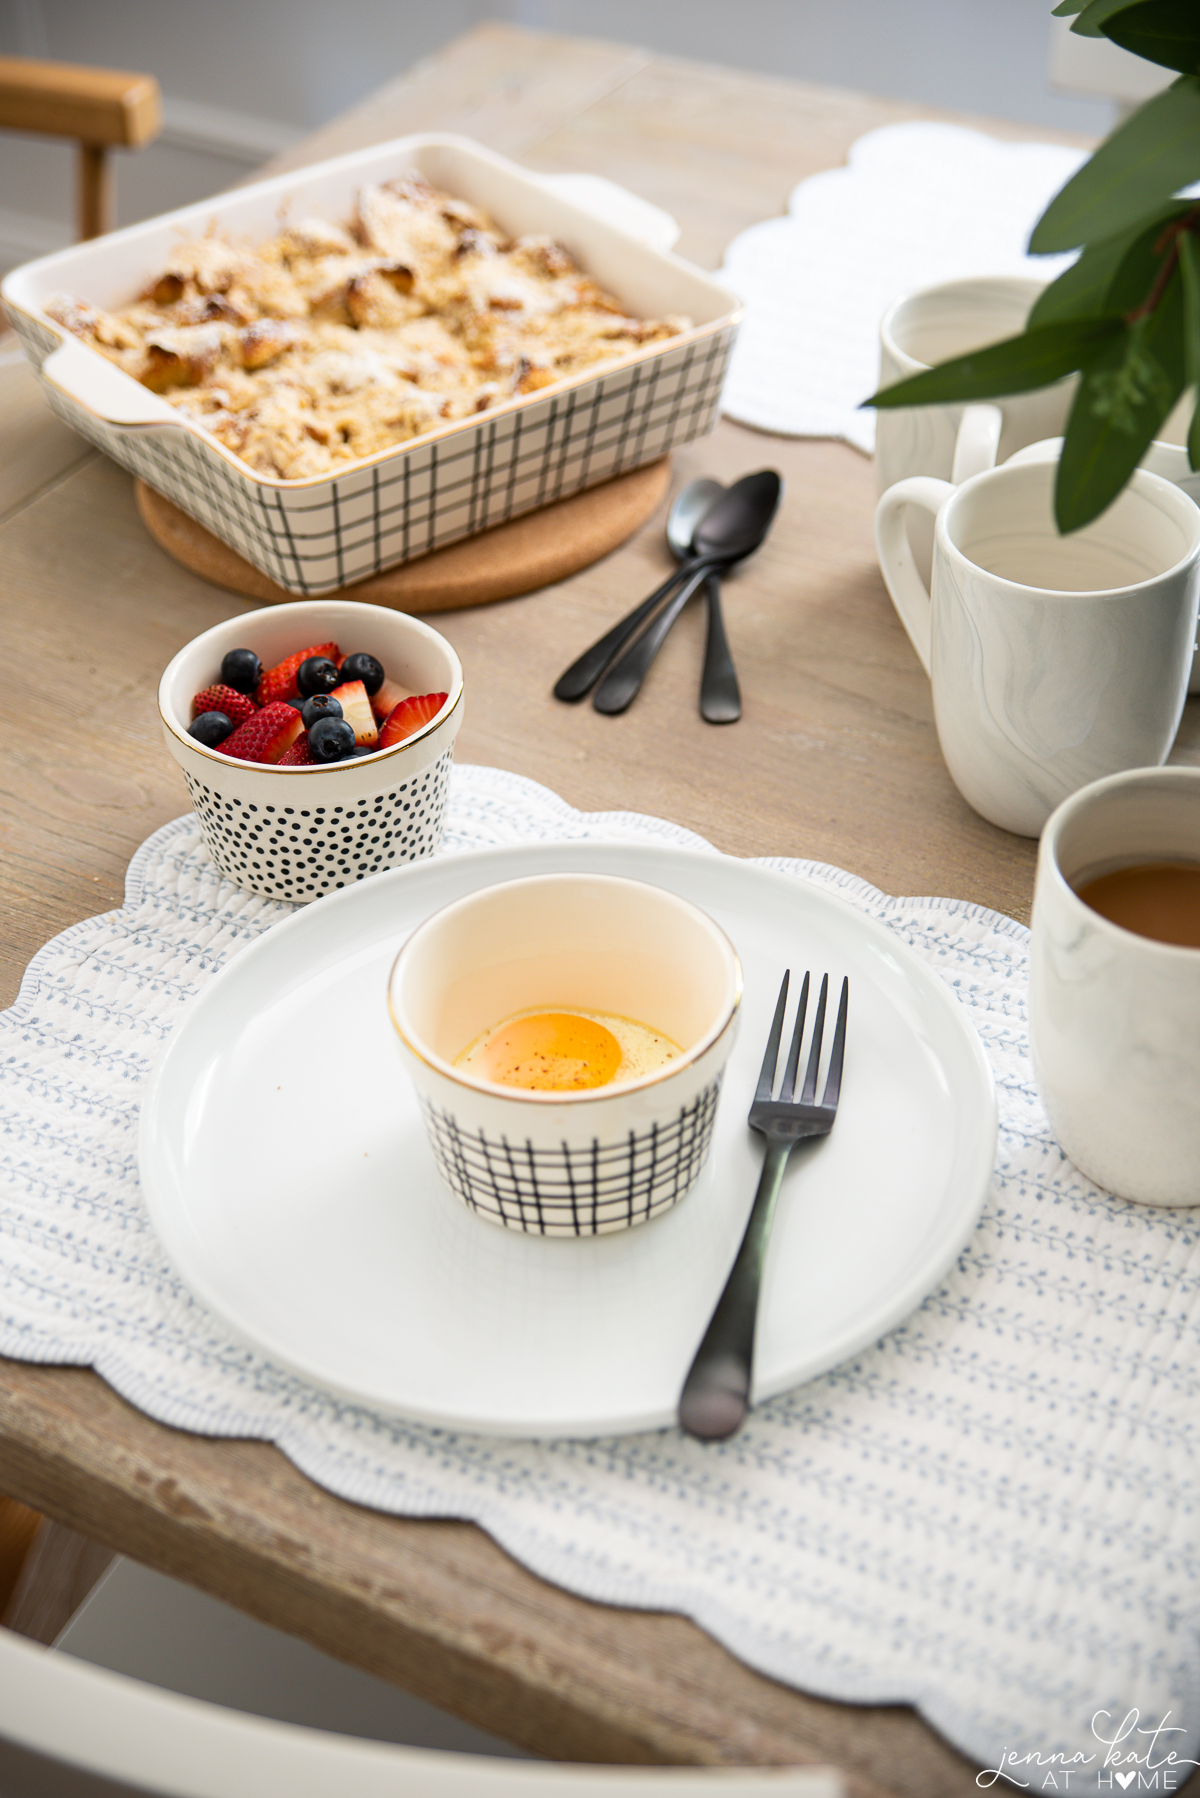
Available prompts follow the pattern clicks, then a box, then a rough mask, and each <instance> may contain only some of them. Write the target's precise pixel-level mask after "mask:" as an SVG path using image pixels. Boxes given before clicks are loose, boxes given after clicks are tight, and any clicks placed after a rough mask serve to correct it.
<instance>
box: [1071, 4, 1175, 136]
mask: <svg viewBox="0 0 1200 1798" xmlns="http://www.w3.org/2000/svg"><path fill="white" fill-rule="evenodd" d="M1046 75H1047V78H1048V79H1049V82H1050V85H1051V87H1053V88H1058V89H1059V90H1060V91H1061V92H1063V93H1072V94H1096V95H1098V96H1101V97H1103V98H1104V99H1106V100H1115V101H1116V104H1117V116H1118V120H1120V119H1123V118H1127V117H1128V116H1129V114H1130V113H1131V112H1133V110H1134V109H1135V107H1138V106H1140V105H1141V104H1142V101H1143V100H1148V99H1150V97H1151V95H1152V94H1157V93H1158V92H1159V91H1160V90H1161V89H1162V88H1164V87H1167V86H1169V85H1170V83H1171V82H1172V81H1174V80H1175V79H1176V76H1175V73H1174V71H1173V70H1171V69H1160V68H1159V67H1158V64H1157V63H1153V62H1145V61H1143V59H1142V58H1141V57H1140V56H1132V55H1131V54H1130V52H1129V51H1128V50H1122V49H1121V47H1120V45H1119V44H1114V43H1112V42H1111V40H1110V39H1108V38H1106V37H1080V35H1079V33H1078V32H1075V31H1072V30H1071V20H1070V19H1069V18H1062V19H1051V21H1050V54H1049V57H1048V59H1047V65H1046Z"/></svg>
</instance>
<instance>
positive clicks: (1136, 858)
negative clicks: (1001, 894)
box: [1030, 768, 1200, 1205]
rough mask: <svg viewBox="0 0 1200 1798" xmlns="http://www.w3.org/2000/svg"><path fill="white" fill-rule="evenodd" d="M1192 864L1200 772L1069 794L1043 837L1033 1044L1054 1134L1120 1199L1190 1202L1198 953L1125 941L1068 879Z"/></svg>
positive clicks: (1198, 1128)
mask: <svg viewBox="0 0 1200 1798" xmlns="http://www.w3.org/2000/svg"><path fill="white" fill-rule="evenodd" d="M1154 861H1167V862H1193V863H1196V864H1197V865H1198V866H1200V768H1139V769H1136V770H1134V771H1132V772H1130V773H1126V774H1117V775H1113V776H1111V777H1110V778H1109V779H1108V780H1101V781H1096V782H1095V783H1094V784H1093V785H1092V786H1088V787H1085V788H1083V790H1082V791H1081V792H1078V793H1075V794H1074V795H1073V796H1072V797H1071V798H1070V799H1068V800H1066V801H1065V803H1064V804H1062V805H1060V806H1059V807H1058V810H1057V811H1056V812H1055V813H1054V815H1053V817H1052V818H1051V819H1050V821H1049V823H1048V824H1047V826H1046V829H1045V831H1044V833H1043V835H1042V842H1041V848H1040V850H1039V852H1038V872H1037V887H1036V892H1035V896H1034V904H1033V964H1032V972H1031V983H1030V1041H1031V1045H1032V1049H1033V1061H1034V1069H1035V1072H1036V1074H1037V1081H1038V1087H1039V1089H1040V1091H1041V1095H1042V1099H1043V1101H1044V1103H1045V1106H1046V1111H1047V1115H1048V1116H1049V1119H1050V1124H1051V1128H1052V1129H1053V1131H1054V1134H1055V1136H1056V1137H1057V1138H1058V1140H1059V1142H1060V1143H1061V1145H1062V1147H1063V1149H1064V1150H1065V1151H1066V1153H1067V1154H1068V1155H1069V1156H1070V1158H1071V1160H1072V1161H1073V1162H1074V1163H1075V1165H1076V1167H1078V1168H1079V1169H1080V1171H1081V1172H1082V1173H1084V1174H1086V1175H1087V1177H1088V1179H1089V1180H1094V1181H1095V1182H1096V1184H1097V1185H1098V1186H1102V1187H1104V1188H1105V1189H1106V1190H1107V1191H1108V1192H1112V1193H1116V1194H1117V1195H1118V1196H1119V1197H1120V1198H1125V1199H1140V1200H1142V1201H1143V1202H1144V1203H1145V1204H1148V1205H1200V949H1187V948H1180V947H1178V946H1176V945H1175V944H1172V943H1161V942H1156V941H1154V940H1153V939H1151V938H1149V937H1144V936H1138V935H1135V934H1134V932H1133V931H1130V930H1125V929H1123V928H1122V927H1121V926H1120V925H1118V924H1114V923H1112V922H1111V921H1110V920H1109V919H1108V918H1105V917H1102V916H1101V915H1100V913H1099V912H1095V911H1093V910H1092V908H1091V907H1090V906H1089V905H1085V904H1084V902H1083V900H1082V899H1081V898H1080V897H1079V895H1078V893H1077V892H1076V890H1075V889H1076V887H1078V886H1081V885H1083V884H1084V883H1086V882H1087V881H1088V880H1090V879H1093V878H1095V877H1097V876H1098V875H1101V874H1104V873H1107V872H1109V871H1111V870H1112V869H1114V868H1117V867H1124V866H1128V865H1130V864H1131V863H1136V862H1154Z"/></svg>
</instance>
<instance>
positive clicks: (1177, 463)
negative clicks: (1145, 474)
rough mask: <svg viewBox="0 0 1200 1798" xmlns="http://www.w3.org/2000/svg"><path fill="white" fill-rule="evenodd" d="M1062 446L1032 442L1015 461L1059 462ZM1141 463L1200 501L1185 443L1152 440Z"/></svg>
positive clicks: (1191, 685)
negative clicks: (1154, 441) (1155, 441)
mask: <svg viewBox="0 0 1200 1798" xmlns="http://www.w3.org/2000/svg"><path fill="white" fill-rule="evenodd" d="M1062 446H1063V440H1062V438H1061V437H1051V438H1048V439H1046V440H1045V441H1043V442H1041V443H1031V444H1030V445H1029V447H1028V448H1027V449H1023V450H1018V451H1017V453H1016V454H1015V455H1014V456H1013V458H1012V459H1013V461H1014V462H1045V461H1052V462H1057V461H1058V459H1059V457H1060V456H1061V455H1062ZM1139 466H1140V467H1142V468H1146V469H1149V471H1150V473H1151V474H1160V475H1162V477H1163V479H1164V480H1166V481H1174V483H1175V485H1176V486H1177V487H1179V488H1181V489H1182V491H1183V492H1184V493H1186V494H1187V496H1188V498H1189V499H1192V500H1195V502H1196V504H1197V505H1200V471H1198V470H1196V469H1194V468H1193V467H1192V465H1191V463H1190V462H1189V461H1188V453H1187V451H1186V450H1185V449H1184V447H1183V445H1182V444H1181V443H1152V444H1151V445H1150V448H1149V449H1148V450H1147V451H1146V453H1145V455H1144V456H1143V457H1142V460H1141V463H1140V464H1139ZM1188 692H1189V693H1200V645H1197V648H1196V650H1195V653H1194V654H1193V656H1192V672H1191V677H1190V679H1189V680H1188Z"/></svg>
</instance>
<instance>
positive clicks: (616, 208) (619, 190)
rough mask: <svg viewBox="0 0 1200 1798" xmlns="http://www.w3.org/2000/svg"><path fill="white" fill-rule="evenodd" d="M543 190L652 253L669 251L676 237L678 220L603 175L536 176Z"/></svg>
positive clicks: (672, 247) (673, 245)
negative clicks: (601, 221)
mask: <svg viewBox="0 0 1200 1798" xmlns="http://www.w3.org/2000/svg"><path fill="white" fill-rule="evenodd" d="M535 179H536V180H537V181H540V182H541V184H542V186H543V187H546V188H549V190H550V192H551V193H555V194H561V195H562V197H563V199H564V200H570V201H571V202H572V203H573V204H574V205H576V206H582V207H583V209H584V211H585V212H590V213H592V214H593V216H594V217H596V218H600V219H603V220H604V222H605V223H606V224H609V225H616V226H617V227H618V229H619V230H621V231H627V232H628V233H629V235H630V237H636V238H638V239H639V241H640V242H642V243H646V244H649V245H650V248H651V249H652V250H671V249H674V247H675V243H676V241H677V239H678V237H679V220H678V219H676V218H672V216H671V214H670V213H669V212H664V211H663V209H662V207H661V206H653V205H651V203H650V201H649V200H643V199H642V198H641V197H640V195H638V194H631V193H630V191H629V189H628V188H627V187H618V186H617V183H616V182H615V181H609V180H608V179H607V177H606V176H604V175H537V176H535Z"/></svg>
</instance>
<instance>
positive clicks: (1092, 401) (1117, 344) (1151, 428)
mask: <svg viewBox="0 0 1200 1798" xmlns="http://www.w3.org/2000/svg"><path fill="white" fill-rule="evenodd" d="M1183 388H1184V360H1183V281H1182V278H1181V276H1180V274H1179V272H1178V270H1176V272H1175V274H1174V275H1173V276H1172V278H1171V281H1170V282H1169V284H1168V286H1167V289H1166V291H1165V293H1164V294H1163V297H1162V299H1161V300H1160V301H1159V304H1158V306H1157V307H1156V309H1155V310H1154V311H1153V312H1152V313H1150V314H1149V315H1148V316H1147V317H1146V318H1143V319H1139V320H1138V322H1137V323H1136V324H1134V325H1121V326H1119V328H1118V334H1117V335H1116V336H1115V337H1114V339H1113V341H1112V342H1111V343H1109V344H1108V345H1107V346H1106V347H1105V348H1104V349H1103V350H1102V351H1101V353H1100V355H1098V356H1097V357H1096V359H1095V361H1093V362H1092V363H1091V364H1090V365H1089V366H1088V367H1087V368H1086V369H1085V370H1084V371H1083V374H1082V375H1081V377H1080V381H1079V391H1078V393H1077V394H1076V396H1075V403H1074V405H1073V406H1072V407H1071V416H1070V418H1069V419H1068V420H1067V434H1066V439H1065V441H1064V443H1063V452H1062V458H1061V460H1060V462H1059V465H1058V479H1057V481H1056V482H1055V487H1054V517H1055V522H1056V523H1057V525H1058V528H1059V530H1060V531H1062V532H1063V533H1064V534H1065V533H1066V532H1068V531H1077V530H1079V529H1080V527H1081V526H1082V525H1085V524H1090V523H1091V521H1092V519H1093V518H1098V517H1099V516H1100V514H1101V512H1103V511H1104V510H1105V509H1106V508H1107V507H1108V506H1110V505H1111V504H1112V502H1113V500H1114V499H1115V498H1116V497H1117V495H1118V493H1120V491H1121V489H1122V488H1123V487H1124V485H1125V483H1126V482H1127V481H1128V479H1129V477H1130V475H1131V474H1132V473H1133V471H1134V469H1135V468H1136V467H1137V465H1138V463H1139V462H1140V461H1141V459H1142V457H1143V456H1144V455H1145V453H1146V449H1147V446H1148V445H1149V444H1150V443H1152V442H1153V440H1154V433H1155V432H1156V431H1157V430H1158V427H1159V426H1160V425H1161V424H1162V422H1163V420H1164V418H1166V416H1167V414H1168V413H1169V412H1170V410H1171V408H1172V406H1174V404H1175V402H1176V400H1177V399H1178V398H1179V396H1180V394H1181V393H1182V392H1183Z"/></svg>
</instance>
